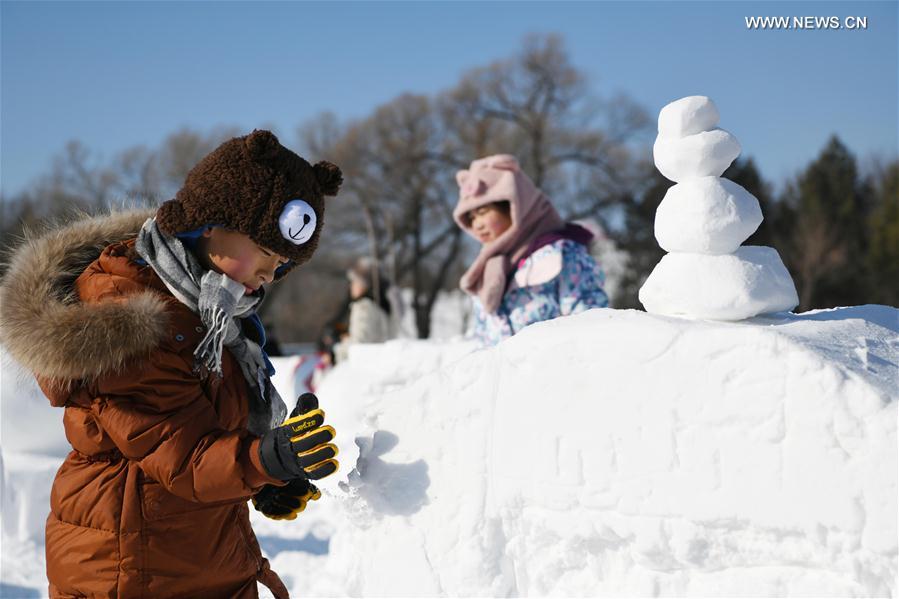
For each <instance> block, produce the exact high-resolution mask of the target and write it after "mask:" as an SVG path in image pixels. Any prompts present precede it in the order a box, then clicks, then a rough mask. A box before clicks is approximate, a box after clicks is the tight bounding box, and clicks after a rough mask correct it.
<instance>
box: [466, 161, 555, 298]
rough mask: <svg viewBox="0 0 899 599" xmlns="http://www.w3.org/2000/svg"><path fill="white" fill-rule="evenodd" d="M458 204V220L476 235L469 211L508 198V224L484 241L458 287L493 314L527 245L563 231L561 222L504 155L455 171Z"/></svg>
mask: <svg viewBox="0 0 899 599" xmlns="http://www.w3.org/2000/svg"><path fill="white" fill-rule="evenodd" d="M456 181H457V182H458V183H459V187H460V193H459V203H458V204H456V208H455V209H454V210H453V218H454V219H455V220H456V223H457V224H458V225H459V226H460V227H461V228H462V229H463V230H464V231H465V232H466V233H468V234H469V235H471V236H472V237H474V238H475V239H477V235H475V233H474V231H473V230H472V229H471V219H470V218H468V213H469V212H470V211H471V210H473V209H475V208H478V207H479V206H483V205H485V204H490V203H492V202H499V201H507V202H509V205H510V208H511V210H510V216H511V218H512V225H511V226H510V227H509V228H508V229H507V230H506V231H505V232H504V233H503V234H502V235H500V236H499V237H498V238H497V239H495V240H493V241H490V242H488V243H485V244H484V246H483V247H482V248H481V252H480V253H479V254H478V256H477V258H475V261H474V263H473V264H472V265H471V266H470V267H469V268H468V270H467V271H466V272H465V274H464V275H462V279H461V281H460V282H459V286H460V287H461V288H462V290H463V291H465V292H467V293H469V294H471V295H476V296H477V297H478V298H479V299H480V301H481V304H483V306H484V309H485V310H487V311H488V312H490V313H491V314H492V313H495V312H496V310H497V308H499V305H500V303H501V302H502V299H503V295H504V294H505V292H506V285H507V284H508V280H509V274H510V273H511V272H512V271H513V265H515V264H517V263H518V260H519V259H520V258H522V257H523V256H524V254H525V252H526V251H527V249H528V247H529V246H530V245H531V243H532V242H533V241H534V240H535V239H536V238H537V237H539V236H540V235H542V234H544V233H548V232H550V231H555V230H557V229H561V228H562V226H563V225H564V223H563V222H562V219H561V218H560V217H559V214H558V213H557V212H556V209H555V208H554V207H553V205H552V204H551V203H550V202H549V199H547V197H546V196H545V195H543V193H542V192H541V191H540V190H539V189H537V188H536V187H535V186H534V183H533V182H532V181H531V180H530V179H529V178H528V176H527V175H525V174H524V173H523V172H521V170H520V168H519V166H518V161H517V160H516V159H515V157H514V156H510V155H508V154H497V155H495V156H488V157H486V158H481V159H480V160H475V161H474V162H472V163H471V166H470V167H469V169H468V170H464V171H459V172H458V173H456Z"/></svg>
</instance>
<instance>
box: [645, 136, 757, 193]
mask: <svg viewBox="0 0 899 599" xmlns="http://www.w3.org/2000/svg"><path fill="white" fill-rule="evenodd" d="M740 150H741V148H740V142H738V141H737V138H736V137H734V136H733V135H731V134H730V133H728V132H727V131H725V130H724V129H712V130H711V131H703V132H700V133H696V134H694V135H688V136H686V137H680V138H671V137H664V136H662V135H659V136H658V137H656V142H655V144H654V145H653V146H652V155H653V158H654V159H655V163H656V168H658V169H659V172H661V173H662V174H663V175H664V176H665V177H666V178H667V179H671V180H672V181H674V182H679V181H681V180H683V179H688V178H690V177H708V176H713V177H720V176H721V174H722V173H723V172H724V171H725V170H727V167H728V166H730V163H731V162H733V161H734V160H735V159H736V158H737V156H739V155H740Z"/></svg>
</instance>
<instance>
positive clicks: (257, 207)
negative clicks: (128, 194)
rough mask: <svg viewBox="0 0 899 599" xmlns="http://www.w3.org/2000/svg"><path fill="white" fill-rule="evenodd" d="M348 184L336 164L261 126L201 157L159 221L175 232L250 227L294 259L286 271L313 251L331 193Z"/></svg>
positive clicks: (283, 269)
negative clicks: (308, 155) (307, 154)
mask: <svg viewBox="0 0 899 599" xmlns="http://www.w3.org/2000/svg"><path fill="white" fill-rule="evenodd" d="M341 183H343V176H342V174H341V172H340V169H339V168H338V167H337V166H336V165H334V164H331V163H330V162H324V161H322V162H318V163H316V164H315V165H314V166H312V165H310V164H309V163H308V162H306V161H305V160H304V159H303V158H301V157H300V156H298V155H296V154H295V153H293V152H291V151H290V150H288V149H287V148H285V147H284V146H282V145H281V144H280V143H279V142H278V138H277V137H275V135H274V134H273V133H272V132H271V131H264V130H254V131H253V132H252V133H250V134H249V135H245V136H243V137H235V138H233V139H231V140H229V141H226V142H225V143H223V144H222V145H220V146H219V147H217V148H216V149H215V150H213V151H212V152H210V153H209V154H208V155H207V156H206V157H205V158H203V159H202V160H201V161H200V162H199V163H197V165H196V166H194V167H193V168H192V169H191V170H190V172H189V173H188V174H187V179H186V180H185V181H184V186H183V187H182V188H181V190H180V191H178V193H177V194H176V195H175V197H174V199H171V200H169V201H167V202H165V203H164V204H162V206H160V207H159V210H157V212H156V222H157V224H158V226H159V228H160V230H161V231H162V232H163V233H166V234H168V235H173V236H174V235H176V234H178V233H185V232H188V231H195V230H197V229H201V228H203V227H205V226H212V225H218V226H222V227H225V228H226V229H230V230H232V231H237V232H239V233H243V234H245V235H247V236H249V237H250V239H252V240H253V241H255V242H256V243H258V244H259V245H261V246H263V247H265V248H267V249H269V250H271V251H273V252H276V253H278V254H281V255H282V256H284V257H286V258H289V259H290V262H289V263H288V264H286V265H284V266H282V267H280V268H279V269H278V272H277V275H276V278H280V277H282V276H284V275H285V274H286V273H287V272H288V271H289V270H290V269H291V268H293V267H294V266H297V265H299V264H303V263H304V262H306V261H308V260H309V259H310V258H311V257H312V254H313V252H315V248H316V246H317V245H318V238H319V234H320V232H321V228H322V225H323V224H324V216H325V201H324V196H335V195H337V191H338V189H339V188H340V185H341Z"/></svg>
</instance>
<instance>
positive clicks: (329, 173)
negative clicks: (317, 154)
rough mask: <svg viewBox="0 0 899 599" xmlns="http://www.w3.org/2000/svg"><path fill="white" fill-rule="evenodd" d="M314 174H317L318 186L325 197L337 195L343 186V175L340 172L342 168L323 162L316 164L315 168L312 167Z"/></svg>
mask: <svg viewBox="0 0 899 599" xmlns="http://www.w3.org/2000/svg"><path fill="white" fill-rule="evenodd" d="M312 172H313V173H315V180H316V181H318V186H319V187H320V188H321V190H322V193H323V194H324V195H326V196H336V195H337V191H338V190H339V189H340V186H341V185H342V184H343V173H341V172H340V167H338V166H337V165H336V164H332V163H330V162H327V161H325V160H322V161H320V162H316V163H315V166H313V167H312Z"/></svg>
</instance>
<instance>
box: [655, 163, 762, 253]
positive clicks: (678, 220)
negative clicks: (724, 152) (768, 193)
mask: <svg viewBox="0 0 899 599" xmlns="http://www.w3.org/2000/svg"><path fill="white" fill-rule="evenodd" d="M761 223H762V209H761V207H760V206H759V201H758V200H757V199H756V198H755V196H754V195H752V194H751V193H749V192H748V191H746V190H745V189H743V188H742V187H740V186H739V185H737V184H736V183H734V182H733V181H731V180H729V179H722V178H720V177H699V178H696V179H685V180H684V181H682V182H681V183H678V184H677V185H673V186H672V187H671V188H669V189H668V191H667V193H665V197H664V199H662V203H661V204H659V209H658V210H657V211H656V222H655V232H656V239H657V240H658V242H659V245H660V246H661V247H662V249H664V250H665V251H666V252H694V253H699V254H730V253H732V252H734V250H736V249H737V248H738V247H740V244H741V243H743V242H744V241H746V239H747V238H748V237H749V236H750V235H752V234H753V232H755V230H756V229H758V227H759V225H760V224H761Z"/></svg>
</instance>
